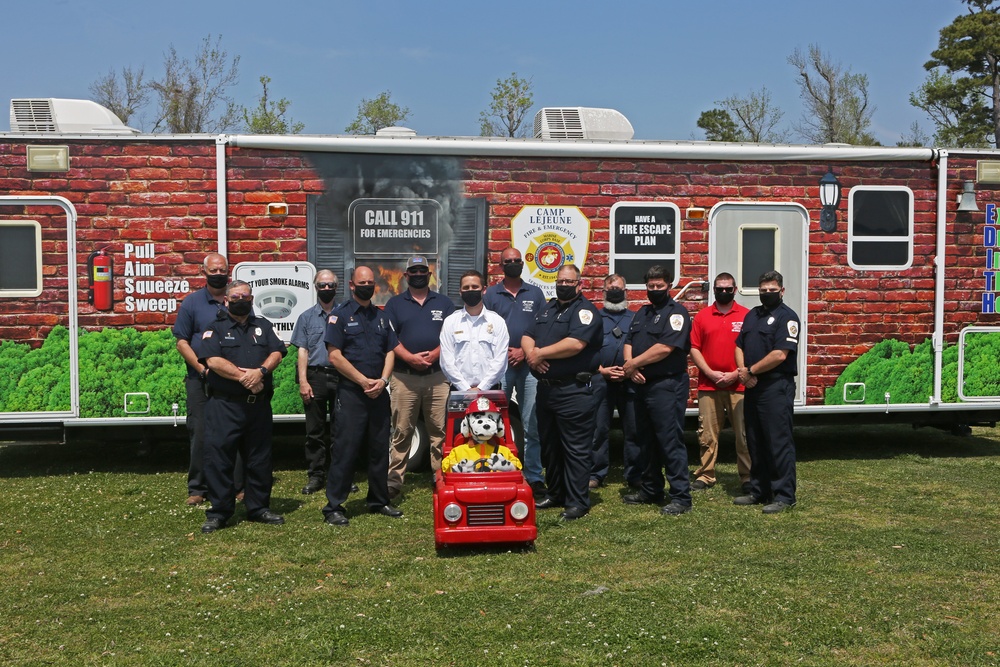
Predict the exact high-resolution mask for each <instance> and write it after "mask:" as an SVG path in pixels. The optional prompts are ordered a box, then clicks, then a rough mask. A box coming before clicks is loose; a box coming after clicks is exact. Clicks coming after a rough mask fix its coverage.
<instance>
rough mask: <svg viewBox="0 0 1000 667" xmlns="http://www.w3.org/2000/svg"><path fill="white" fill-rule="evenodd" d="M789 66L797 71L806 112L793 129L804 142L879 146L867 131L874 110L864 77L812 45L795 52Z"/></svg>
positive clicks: (790, 58)
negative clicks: (807, 50)
mask: <svg viewBox="0 0 1000 667" xmlns="http://www.w3.org/2000/svg"><path fill="white" fill-rule="evenodd" d="M788 63H789V64H790V65H792V66H793V67H795V68H796V69H797V70H798V72H799V88H800V94H801V97H802V101H803V103H804V104H805V112H804V113H803V115H802V121H801V123H799V125H797V126H796V129H797V130H798V132H799V133H800V134H801V135H802V136H803V137H804V138H805V139H806V140H807V141H811V142H813V143H818V144H823V143H844V144H860V145H864V146H874V145H877V144H878V141H876V140H875V137H874V136H872V134H871V133H870V132H869V131H868V128H869V127H870V126H871V121H872V114H873V113H875V107H874V106H872V105H871V103H870V101H869V99H868V76H867V75H865V74H853V73H852V72H851V71H850V70H849V69H848V70H845V69H844V68H843V67H842V66H841V65H840V64H839V63H834V62H832V61H831V60H830V57H829V56H828V55H827V54H824V53H823V52H822V51H820V48H819V46H817V45H815V44H811V45H810V46H809V53H808V54H803V53H802V51H801V50H800V49H795V51H794V52H793V53H792V55H790V56H788Z"/></svg>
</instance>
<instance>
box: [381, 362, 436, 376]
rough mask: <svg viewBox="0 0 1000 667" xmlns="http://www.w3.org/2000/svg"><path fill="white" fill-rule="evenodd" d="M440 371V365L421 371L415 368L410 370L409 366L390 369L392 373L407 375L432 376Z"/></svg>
mask: <svg viewBox="0 0 1000 667" xmlns="http://www.w3.org/2000/svg"><path fill="white" fill-rule="evenodd" d="M440 370H441V365H440V364H434V365H433V366H431V367H430V368H425V369H424V370H422V371H418V370H417V369H415V368H410V367H409V366H396V367H395V368H393V369H392V372H393V373H405V374H407V375H433V374H434V373H437V372H438V371H440Z"/></svg>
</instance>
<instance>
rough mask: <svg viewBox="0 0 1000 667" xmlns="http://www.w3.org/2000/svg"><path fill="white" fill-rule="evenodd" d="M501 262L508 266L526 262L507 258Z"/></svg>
mask: <svg viewBox="0 0 1000 667" xmlns="http://www.w3.org/2000/svg"><path fill="white" fill-rule="evenodd" d="M500 263H501V264H502V265H504V266H507V265H508V264H524V262H522V261H521V260H519V259H505V260H502V261H501V262H500Z"/></svg>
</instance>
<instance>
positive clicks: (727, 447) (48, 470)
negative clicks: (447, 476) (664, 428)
mask: <svg viewBox="0 0 1000 667" xmlns="http://www.w3.org/2000/svg"><path fill="white" fill-rule="evenodd" d="M178 436H179V437H178ZM794 437H795V443H796V450H797V458H798V460H799V461H817V460H826V459H833V460H851V459H856V460H866V459H891V458H895V457H897V456H902V455H906V454H910V455H917V456H922V457H928V458H930V457H936V458H944V457H959V458H960V457H978V456H1000V432H998V431H997V430H996V429H985V428H976V429H974V431H973V434H972V435H971V436H956V435H952V434H951V433H949V432H947V431H942V430H938V429H934V428H931V427H924V428H913V427H911V426H908V425H891V426H880V425H859V426H849V425H845V426H808V427H800V428H797V429H795V434H794ZM621 439H622V437H621V432H620V431H616V432H613V433H612V476H611V478H610V479H609V481H611V479H615V480H617V481H620V472H621ZM685 443H686V445H687V449H688V461H689V463H690V464H691V465H693V466H697V465H698V441H697V436H696V435H695V433H694V432H687V433H685ZM616 445H617V446H616ZM273 459H274V468H275V470H302V471H303V472H305V460H304V456H303V452H302V437H301V436H299V435H280V436H276V437H275V440H274V456H273ZM735 460H736V457H735V444H734V439H733V433H732V430H730V429H726V430H724V431H723V432H722V433H721V434H720V449H719V461H720V462H721V463H734V462H735ZM187 467H188V442H187V438H186V434H185V432H184V431H183V428H182V429H181V430H180V431H179V432H178V433H177V434H176V435H175V437H173V438H170V439H167V438H160V439H157V440H156V441H155V442H153V443H152V444H151V445H148V446H147V445H143V444H142V443H141V442H140V440H139V439H138V438H133V439H126V440H112V441H99V440H93V439H90V440H75V441H72V442H70V443H67V444H61V445H58V444H56V445H53V444H46V445H7V446H0V479H3V478H19V477H38V476H47V475H67V474H73V473H82V472H121V473H126V472H127V473H134V474H157V473H173V472H186V471H187ZM615 473H618V475H616V474H615ZM357 481H363V476H362V479H358V480H357ZM720 481H721V480H720ZM433 486H434V478H433V475H431V473H429V472H410V473H407V476H406V487H407V488H408V489H410V490H412V489H417V488H426V489H432V488H433ZM730 487H732V488H730ZM726 490H727V491H730V492H734V493H735V494H736V495H739V494H738V490H739V486H738V484H735V483H733V484H731V485H730V484H729V483H728V481H727V483H726ZM405 491H406V489H404V497H405ZM621 493H627V491H625V490H624V489H622V490H621Z"/></svg>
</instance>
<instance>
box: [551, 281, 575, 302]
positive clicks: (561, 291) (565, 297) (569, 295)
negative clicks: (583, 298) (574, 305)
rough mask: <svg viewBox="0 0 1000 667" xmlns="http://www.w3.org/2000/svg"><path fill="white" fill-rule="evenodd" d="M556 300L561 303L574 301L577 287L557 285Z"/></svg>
mask: <svg viewBox="0 0 1000 667" xmlns="http://www.w3.org/2000/svg"><path fill="white" fill-rule="evenodd" d="M556 298H557V299H559V300H560V301H572V300H573V299H575V298H576V285H556Z"/></svg>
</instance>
